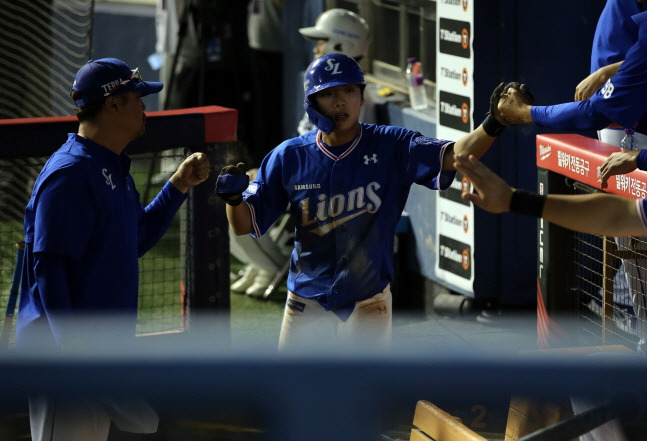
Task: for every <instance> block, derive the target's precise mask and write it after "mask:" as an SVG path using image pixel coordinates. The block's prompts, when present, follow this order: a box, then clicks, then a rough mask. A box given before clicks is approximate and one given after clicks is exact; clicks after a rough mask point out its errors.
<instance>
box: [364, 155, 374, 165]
mask: <svg viewBox="0 0 647 441" xmlns="http://www.w3.org/2000/svg"><path fill="white" fill-rule="evenodd" d="M370 161H373V163H377V153H373V156H372V157H369V156H368V155H364V164H366V165H368V163H369V162H370Z"/></svg>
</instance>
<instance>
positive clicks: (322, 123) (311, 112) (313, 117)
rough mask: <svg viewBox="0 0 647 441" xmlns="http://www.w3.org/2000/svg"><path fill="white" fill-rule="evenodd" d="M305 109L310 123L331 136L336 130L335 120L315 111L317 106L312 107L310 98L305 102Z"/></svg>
mask: <svg viewBox="0 0 647 441" xmlns="http://www.w3.org/2000/svg"><path fill="white" fill-rule="evenodd" d="M303 107H304V108H305V109H306V113H307V114H308V118H309V119H310V122H311V123H312V124H314V125H315V127H317V128H318V129H319V130H321V131H322V132H324V133H325V134H326V135H330V133H331V132H332V131H333V130H334V128H335V123H334V122H333V120H332V119H330V118H328V117H327V116H324V115H323V114H322V113H321V112H319V111H318V110H317V109H315V106H313V105H312V103H311V102H310V98H309V97H308V98H306V99H305V100H304V102H303Z"/></svg>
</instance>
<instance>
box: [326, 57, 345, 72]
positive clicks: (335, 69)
mask: <svg viewBox="0 0 647 441" xmlns="http://www.w3.org/2000/svg"><path fill="white" fill-rule="evenodd" d="M326 64H327V65H328V66H326V67H325V70H326V71H328V72H330V71H332V73H331V74H330V75H337V74H340V73H343V72H342V71H340V70H339V63H335V59H334V58H331V59H329V60H326Z"/></svg>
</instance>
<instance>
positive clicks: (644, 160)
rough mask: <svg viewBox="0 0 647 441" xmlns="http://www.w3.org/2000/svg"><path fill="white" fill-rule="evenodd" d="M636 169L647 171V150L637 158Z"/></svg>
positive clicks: (641, 152) (642, 151)
mask: <svg viewBox="0 0 647 441" xmlns="http://www.w3.org/2000/svg"><path fill="white" fill-rule="evenodd" d="M636 167H638V168H639V169H640V170H647V150H641V151H640V153H638V156H636Z"/></svg>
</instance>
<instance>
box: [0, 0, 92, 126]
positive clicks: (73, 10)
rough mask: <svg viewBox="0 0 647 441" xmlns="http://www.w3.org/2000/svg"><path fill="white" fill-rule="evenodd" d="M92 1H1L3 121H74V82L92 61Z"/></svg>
mask: <svg viewBox="0 0 647 441" xmlns="http://www.w3.org/2000/svg"><path fill="white" fill-rule="evenodd" d="M93 8H94V1H93V0H17V1H15V0H0V23H2V26H0V41H2V44H0V60H1V61H0V118H26V117H38V116H63V115H72V114H73V110H74V106H73V103H72V101H71V99H70V97H69V93H70V79H71V78H74V74H75V73H76V71H77V70H78V69H79V68H80V67H81V66H82V65H83V64H84V63H85V62H86V61H87V60H88V58H89V54H90V47H91V38H90V36H91V31H92V13H93Z"/></svg>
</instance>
